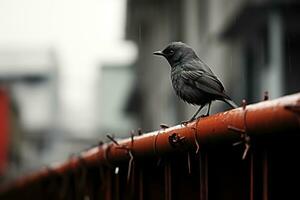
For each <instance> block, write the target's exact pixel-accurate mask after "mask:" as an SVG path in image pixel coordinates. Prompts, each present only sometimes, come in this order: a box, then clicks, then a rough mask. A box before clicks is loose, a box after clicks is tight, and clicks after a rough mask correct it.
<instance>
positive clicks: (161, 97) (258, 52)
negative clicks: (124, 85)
mask: <svg viewBox="0 0 300 200" xmlns="http://www.w3.org/2000/svg"><path fill="white" fill-rule="evenodd" d="M299 11H300V7H299V3H298V1H297V0H294V1H293V0H289V1H286V0H281V1H280V0H276V1H275V0H274V1H272V0H230V1H229V0H224V1H219V0H188V1H183V0H176V1H174V0H164V1H149V0H142V1H141V0H128V3H127V29H126V30H127V32H126V34H127V39H129V40H132V41H134V42H135V43H136V44H137V46H138V50H139V56H138V59H137V61H136V63H135V65H134V67H135V88H134V89H133V90H132V92H131V95H130V97H129V98H128V99H129V100H128V102H127V104H126V108H127V111H128V112H129V113H131V114H134V115H135V116H136V118H137V120H138V122H139V124H140V125H141V126H142V128H144V129H146V130H151V129H156V128H157V127H158V126H159V124H160V123H171V124H174V123H179V121H180V120H183V119H187V118H189V117H190V116H191V115H192V113H193V112H195V111H196V108H195V107H192V106H187V105H184V104H183V103H181V102H180V103H179V101H178V98H177V97H176V96H175V95H174V92H173V91H172V88H171V82H170V74H169V73H170V72H169V70H170V69H169V67H168V64H167V62H166V61H165V60H164V59H161V58H157V57H153V56H152V52H153V51H155V50H158V49H162V48H164V47H165V46H166V45H167V44H168V43H169V42H171V41H183V42H185V43H187V44H189V45H190V46H192V47H193V48H194V49H195V50H196V52H197V53H198V55H199V56H200V57H201V58H202V59H203V60H204V61H205V62H206V63H207V64H208V65H209V66H211V68H212V70H213V71H214V72H215V74H216V75H217V76H218V77H219V78H220V80H221V81H222V82H223V84H224V85H225V88H226V90H227V92H228V94H229V95H230V96H231V97H232V99H233V100H235V101H236V102H237V103H240V102H241V100H242V99H244V98H245V99H247V100H248V102H250V103H251V102H257V101H260V100H261V99H262V96H263V93H264V92H265V91H268V92H269V94H270V98H276V97H279V96H282V95H284V94H288V93H294V92H297V91H299V90H300V82H299V78H298V77H299V74H300V70H299V67H298V66H299V64H300V63H299V62H300V60H299V58H298V57H299V56H297V54H298V52H299V48H300V43H299V38H300V37H299V30H300V26H299V23H298V21H299V13H300V12H299ZM225 106H226V105H224V104H222V103H214V104H213V106H212V108H213V111H214V112H216V111H220V110H223V109H225V108H226V107H225Z"/></svg>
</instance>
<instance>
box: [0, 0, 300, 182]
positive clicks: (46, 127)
mask: <svg viewBox="0 0 300 200" xmlns="http://www.w3.org/2000/svg"><path fill="white" fill-rule="evenodd" d="M299 20H300V3H299V2H298V1H297V0H222V1H220V0H87V1H82V0H78V1H71V0H27V1H18V0H0V182H4V181H6V180H10V179H12V178H16V177H18V176H20V175H23V174H25V173H28V172H30V171H33V170H36V169H38V168H40V167H43V166H47V165H49V164H50V163H53V162H59V161H64V160H65V159H68V157H69V156H70V155H71V154H72V153H78V152H80V151H82V150H84V149H87V148H89V147H90V146H92V145H96V144H97V143H98V141H99V140H104V141H107V140H106V139H105V135H106V133H111V134H113V135H115V136H116V137H120V138H124V137H128V136H129V133H130V131H131V130H137V128H141V129H142V131H143V132H147V131H151V130H156V129H158V128H159V125H160V124H161V123H166V124H169V125H175V124H178V123H180V121H182V120H185V119H187V118H189V117H190V116H191V115H192V114H193V113H194V112H195V111H196V109H197V108H196V107H194V106H191V105H186V104H184V103H183V102H181V101H180V100H179V99H178V98H177V97H176V96H175V94H174V92H173V89H172V86H171V82H170V69H169V66H168V64H167V61H166V60H164V59H162V58H159V57H154V56H153V55H152V52H153V51H155V50H160V49H162V48H164V47H165V46H166V45H167V44H168V43H169V42H171V41H182V42H185V43H187V44H189V45H190V46H192V47H193V48H194V49H195V50H196V52H197V54H198V55H199V56H200V57H201V58H202V59H203V60H204V61H205V62H206V63H207V64H208V65H209V66H211V68H212V70H213V71H214V73H215V74H216V75H217V76H218V77H219V78H220V80H221V81H222V82H223V84H224V85H225V88H226V90H227V92H228V94H229V95H230V96H231V97H232V99H233V100H234V101H235V102H237V103H238V104H240V102H241V100H242V99H244V98H245V99H247V101H248V102H250V103H254V102H258V101H261V100H262V98H263V94H264V92H265V91H268V92H269V95H270V98H271V99H273V98H277V97H279V96H282V95H286V94H292V93H295V92H299V91H300V80H299V78H300V67H299V64H300V56H299V54H300V37H299V34H300V25H299ZM224 109H228V107H227V106H226V105H224V103H220V102H216V103H214V104H213V106H212V111H213V113H215V112H220V111H223V110H224Z"/></svg>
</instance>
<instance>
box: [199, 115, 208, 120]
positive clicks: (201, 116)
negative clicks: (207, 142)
mask: <svg viewBox="0 0 300 200" xmlns="http://www.w3.org/2000/svg"><path fill="white" fill-rule="evenodd" d="M208 116H209V114H205V115H200V117H198V118H197V119H200V118H203V117H208Z"/></svg>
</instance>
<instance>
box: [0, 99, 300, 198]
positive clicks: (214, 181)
mask: <svg viewBox="0 0 300 200" xmlns="http://www.w3.org/2000/svg"><path fill="white" fill-rule="evenodd" d="M108 138H110V140H111V142H110V143H105V144H99V146H97V147H94V148H92V149H90V150H88V151H85V152H82V153H81V154H80V155H79V156H77V157H72V158H71V159H70V160H68V161H66V162H65V163H62V164H59V165H55V166H51V167H48V168H44V169H42V170H41V171H39V172H36V173H34V174H32V175H29V176H26V177H24V178H21V179H19V180H17V181H15V182H13V183H11V184H9V185H6V186H3V187H2V188H1V189H0V198H1V199H18V198H20V197H22V198H28V199H41V198H43V199H45V198H46V199H47V198H48V199H83V198H84V199H184V198H187V196H188V197H189V199H250V200H252V199H263V200H267V199H280V198H283V199H287V197H288V196H290V195H291V197H293V198H295V197H298V198H299V197H300V195H299V194H298V191H297V188H296V186H295V185H293V184H292V181H293V180H299V178H300V173H299V172H298V171H299V170H298V169H299V167H300V165H299V164H297V163H298V162H297V159H298V153H299V152H300V150H299V149H298V146H297V145H299V144H298V141H300V140H299V139H300V93H298V94H294V95H290V96H285V97H282V98H279V99H275V100H270V101H269V100H267V101H263V102H260V103H257V104H253V105H245V104H244V105H243V107H241V108H237V109H234V110H230V111H226V112H223V113H218V114H215V115H212V116H209V117H205V118H200V119H199V120H196V121H193V122H191V123H188V124H183V125H178V126H175V127H170V128H168V127H166V126H162V127H161V129H160V130H158V131H154V132H151V133H147V134H139V135H136V136H135V135H131V137H130V138H128V139H123V140H118V141H116V140H115V139H114V138H112V137H111V136H109V135H108ZM292 195H293V196H292ZM295 195H296V196H295Z"/></svg>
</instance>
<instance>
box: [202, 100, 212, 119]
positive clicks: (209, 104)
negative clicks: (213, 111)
mask: <svg viewBox="0 0 300 200" xmlns="http://www.w3.org/2000/svg"><path fill="white" fill-rule="evenodd" d="M210 106H211V101H210V102H209V103H208V108H207V113H206V114H205V115H202V116H201V117H207V116H209V111H210Z"/></svg>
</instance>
